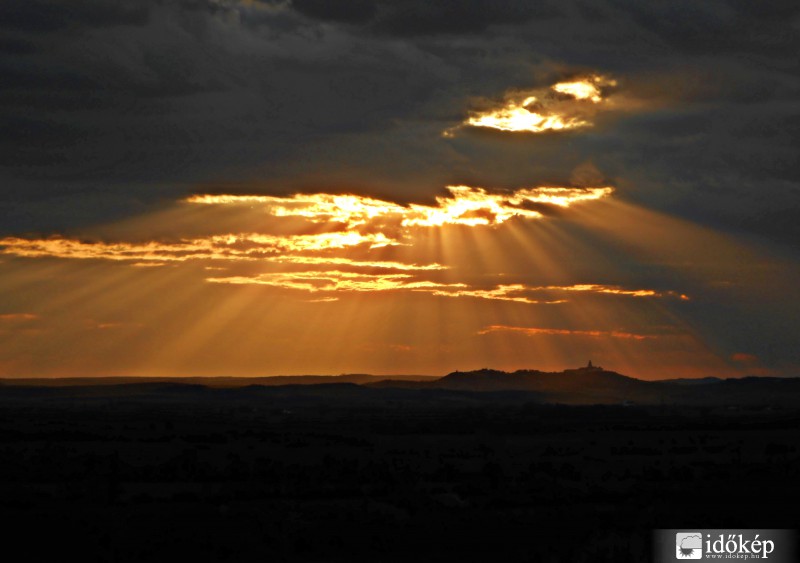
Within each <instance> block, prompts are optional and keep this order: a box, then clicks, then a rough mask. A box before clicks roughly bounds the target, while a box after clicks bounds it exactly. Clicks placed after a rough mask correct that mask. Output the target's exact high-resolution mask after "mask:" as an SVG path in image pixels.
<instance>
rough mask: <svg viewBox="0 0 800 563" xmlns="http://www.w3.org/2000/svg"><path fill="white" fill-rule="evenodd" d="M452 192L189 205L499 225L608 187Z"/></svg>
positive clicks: (328, 217)
mask: <svg viewBox="0 0 800 563" xmlns="http://www.w3.org/2000/svg"><path fill="white" fill-rule="evenodd" d="M447 191H448V195H446V196H439V197H437V198H436V205H434V206H431V205H421V204H411V205H409V206H402V205H399V204H396V203H391V202H387V201H382V200H378V199H373V198H367V197H363V196H356V195H338V196H337V195H331V194H324V193H318V194H295V195H292V196H288V197H276V196H259V195H195V196H192V197H190V198H188V199H187V200H186V201H187V202H188V203H196V204H205V205H254V204H258V205H262V206H263V208H264V211H265V212H267V213H269V214H271V215H273V216H275V217H302V218H305V219H307V220H309V221H311V222H314V223H327V222H336V223H343V224H344V225H346V226H347V227H348V228H354V227H358V226H361V225H365V224H368V223H370V222H371V221H373V220H376V219H379V218H383V219H394V220H396V221H398V222H399V223H400V225H402V226H403V227H414V226H422V227H434V226H442V225H467V226H477V225H497V224H500V223H504V222H506V221H508V220H509V219H511V218H514V217H521V218H527V219H538V218H541V217H542V213H541V212H540V211H538V210H537V209H536V206H537V205H554V206H558V207H569V206H570V205H571V204H573V203H577V202H583V201H592V200H597V199H601V198H604V197H607V196H609V195H610V194H611V193H612V192H613V191H614V189H613V188H611V187H608V186H602V187H589V188H575V187H556V186H539V187H534V188H522V189H518V190H514V191H511V192H490V191H488V190H486V189H484V188H479V187H471V186H448V187H447Z"/></svg>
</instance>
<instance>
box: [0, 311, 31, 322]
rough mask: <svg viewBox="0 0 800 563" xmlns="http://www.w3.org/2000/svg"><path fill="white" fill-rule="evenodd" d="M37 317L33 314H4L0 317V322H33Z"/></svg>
mask: <svg viewBox="0 0 800 563" xmlns="http://www.w3.org/2000/svg"><path fill="white" fill-rule="evenodd" d="M38 318H39V315H34V314H33V313H5V314H2V315H0V321H7V322H18V321H35V320H36V319H38Z"/></svg>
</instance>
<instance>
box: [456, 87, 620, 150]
mask: <svg viewBox="0 0 800 563" xmlns="http://www.w3.org/2000/svg"><path fill="white" fill-rule="evenodd" d="M616 84H617V83H616V81H615V80H612V79H610V78H608V77H605V76H601V75H598V74H594V75H590V76H587V77H584V78H580V79H576V80H570V81H567V82H559V83H557V84H554V85H552V86H551V87H550V88H549V89H541V90H527V91H522V92H511V93H509V94H507V95H506V97H505V102H504V103H503V105H502V106H500V107H494V108H491V109H488V110H485V111H477V112H473V113H472V114H471V115H470V116H469V117H467V119H466V120H465V121H464V123H463V124H462V125H463V126H469V127H483V128H489V129H497V130H499V131H507V132H528V133H542V132H546V131H562V130H567V129H577V128H581V127H589V126H591V125H592V121H591V119H590V118H591V116H592V115H593V113H594V112H595V111H596V107H595V106H597V105H600V104H602V103H604V102H605V101H606V95H607V94H606V91H607V88H609V87H614V86H616ZM559 95H560V96H559ZM454 131H455V130H454V129H448V130H447V131H445V133H444V135H445V136H447V137H451V136H453V135H454Z"/></svg>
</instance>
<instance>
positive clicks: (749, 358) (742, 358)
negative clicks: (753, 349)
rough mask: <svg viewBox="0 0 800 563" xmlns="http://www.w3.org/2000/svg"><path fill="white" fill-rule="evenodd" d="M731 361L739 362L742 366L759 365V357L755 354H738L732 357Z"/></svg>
mask: <svg viewBox="0 0 800 563" xmlns="http://www.w3.org/2000/svg"><path fill="white" fill-rule="evenodd" d="M731 360H733V361H734V362H739V363H740V364H757V363H758V356H755V355H753V354H745V353H744V352H737V353H735V354H733V355H732V356H731Z"/></svg>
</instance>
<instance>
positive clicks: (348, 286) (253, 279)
mask: <svg viewBox="0 0 800 563" xmlns="http://www.w3.org/2000/svg"><path fill="white" fill-rule="evenodd" d="M398 269H403V268H398ZM405 269H408V268H405ZM419 269H420V270H426V269H433V268H430V267H421V268H419ZM206 281H209V282H212V283H227V284H235V285H248V284H253V285H266V286H272V287H279V288H283V289H295V290H302V291H309V292H314V293H316V292H331V293H333V292H363V291H368V292H375V291H417V292H425V293H430V294H432V295H436V296H441V297H468V298H476V299H489V300H493V301H510V302H515V303H527V304H532V305H554V304H560V303H566V302H567V300H566V299H551V298H535V297H533V294H535V293H537V292H543V291H546V292H554V291H566V292H569V291H575V287H576V286H543V287H537V286H527V285H524V284H501V285H496V286H494V287H491V288H484V287H476V286H470V285H468V284H466V283H439V282H433V281H429V280H421V279H418V276H416V275H413V274H407V273H392V274H365V273H359V272H345V271H340V270H328V271H305V272H269V273H262V274H257V275H254V276H227V277H213V278H207V280H206ZM580 291H585V292H589V291H591V292H593V293H599V294H603V293H613V294H616V295H623V296H629V297H631V296H632V297H640V296H651V297H660V296H663V295H665V294H661V293H658V292H656V291H652V290H623V289H620V288H614V287H606V286H600V285H594V286H587V287H586V288H582V289H581V290H580Z"/></svg>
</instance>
